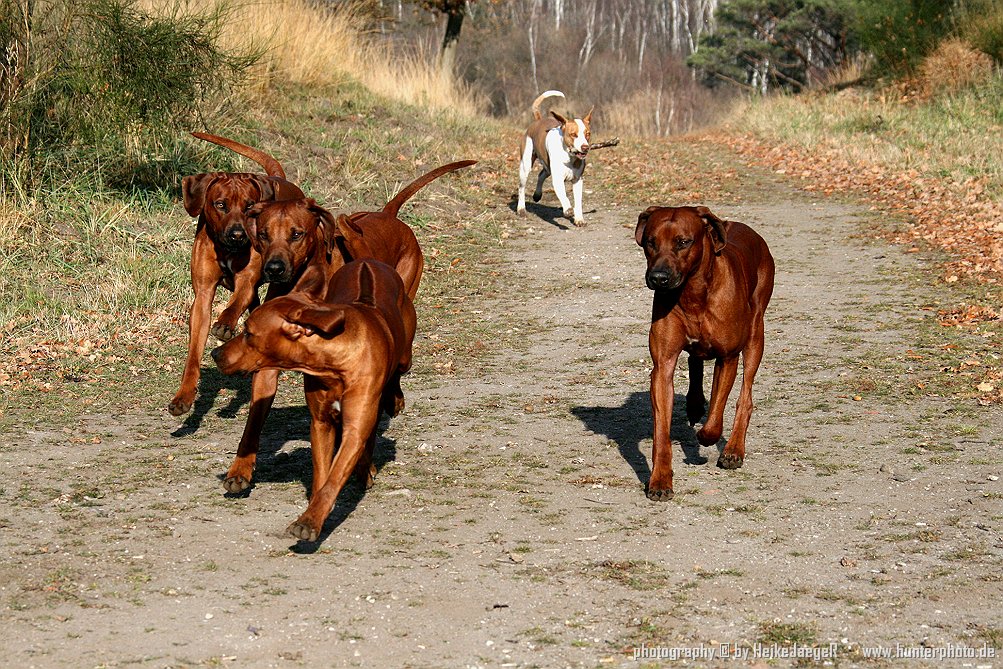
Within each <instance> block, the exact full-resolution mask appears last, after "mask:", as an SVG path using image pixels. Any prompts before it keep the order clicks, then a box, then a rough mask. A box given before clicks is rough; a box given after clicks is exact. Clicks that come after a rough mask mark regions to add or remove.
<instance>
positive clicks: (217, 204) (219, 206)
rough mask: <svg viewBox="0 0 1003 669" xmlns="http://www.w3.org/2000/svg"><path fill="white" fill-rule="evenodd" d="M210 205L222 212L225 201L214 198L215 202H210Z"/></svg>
mask: <svg viewBox="0 0 1003 669" xmlns="http://www.w3.org/2000/svg"><path fill="white" fill-rule="evenodd" d="M212 206H214V207H216V208H217V209H219V210H220V211H224V212H225V211H226V202H224V201H223V200H216V201H215V202H213V203H212Z"/></svg>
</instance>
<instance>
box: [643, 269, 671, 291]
mask: <svg viewBox="0 0 1003 669" xmlns="http://www.w3.org/2000/svg"><path fill="white" fill-rule="evenodd" d="M644 280H645V283H647V284H648V288H650V289H651V290H667V289H671V288H675V287H676V285H677V278H676V277H675V276H673V275H672V274H671V273H669V272H667V271H665V270H664V269H653V270H651V271H650V272H648V273H647V274H645V275H644Z"/></svg>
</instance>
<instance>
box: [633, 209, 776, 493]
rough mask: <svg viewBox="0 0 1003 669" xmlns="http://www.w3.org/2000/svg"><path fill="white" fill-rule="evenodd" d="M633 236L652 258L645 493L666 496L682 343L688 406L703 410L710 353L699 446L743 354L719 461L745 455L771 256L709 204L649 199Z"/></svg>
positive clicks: (710, 436)
mask: <svg viewBox="0 0 1003 669" xmlns="http://www.w3.org/2000/svg"><path fill="white" fill-rule="evenodd" d="M634 238H635V239H636V240H637V243H638V244H639V245H640V246H641V247H642V248H643V249H644V255H645V257H646V258H647V260H648V270H647V272H646V273H645V276H644V278H645V282H646V283H647V284H648V288H650V289H651V290H653V291H655V298H654V304H653V306H652V311H651V331H650V333H649V335H648V348H649V350H650V351H651V359H652V360H653V361H654V363H655V365H654V369H653V370H652V372H651V407H652V410H653V413H654V424H655V428H654V445H653V446H652V454H651V461H652V467H651V480H650V481H649V482H648V490H647V495H648V499H651V500H656V501H665V500H668V499H672V495H673V492H672V447H671V443H670V441H669V431H670V428H671V426H672V401H673V399H674V392H675V389H674V386H673V380H672V377H673V374H674V372H675V370H676V362H677V360H678V359H679V353H680V351H686V352H687V353H689V371H690V387H689V390H688V391H687V393H686V415H687V417H688V418H689V420H690V423H691V424H692V423H695V422H697V421H699V420H700V418H701V417H702V416H703V410H704V394H703V361H704V360H709V359H711V358H713V359H714V361H715V362H714V381H713V384H712V386H711V395H710V408H709V410H708V412H707V422H706V423H704V425H703V427H702V428H700V431H699V432H697V441H699V442H700V443H701V444H702V445H704V446H709V445H711V444H716V443H717V441H718V439H720V438H721V431H722V429H723V415H724V405H725V403H726V402H727V401H728V394H729V393H730V392H731V387H732V385H733V384H734V383H735V376H736V374H737V371H738V356H739V354H741V355H742V361H743V362H742V364H743V371H742V392H741V394H740V395H739V398H738V408H737V410H736V412H735V424H734V426H733V427H732V431H731V438H729V439H728V443H727V445H726V446H725V447H724V451H723V452H722V453H721V457H720V458H719V459H718V461H717V465H718V467H723V468H725V469H737V468H738V467H741V466H742V462H743V460H744V459H745V433H746V430H748V427H749V418H750V416H751V415H752V382H753V380H754V379H755V377H756V370H757V369H758V368H759V363H760V361H761V360H762V357H763V313H764V312H765V311H766V305H767V304H769V302H770V296H771V295H772V294H773V274H774V264H773V256H771V255H770V249H769V248H768V247H767V246H766V242H765V241H763V238H762V237H760V236H759V235H758V234H756V232H755V231H754V230H753V229H752V228H750V227H749V226H747V225H745V224H743V223H737V222H735V221H722V220H721V219H720V218H718V217H717V216H715V215H714V214H712V213H711V212H710V210H709V209H707V207H649V208H648V209H646V210H645V211H644V212H643V213H642V214H641V215H640V216H638V218H637V229H636V230H635V231H634Z"/></svg>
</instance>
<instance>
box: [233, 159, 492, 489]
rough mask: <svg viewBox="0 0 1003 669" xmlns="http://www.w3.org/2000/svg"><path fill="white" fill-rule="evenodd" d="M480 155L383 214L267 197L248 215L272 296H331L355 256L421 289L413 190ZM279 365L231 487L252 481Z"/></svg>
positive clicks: (264, 381) (256, 387)
mask: <svg viewBox="0 0 1003 669" xmlns="http://www.w3.org/2000/svg"><path fill="white" fill-rule="evenodd" d="M475 162H476V161H473V160H464V161H460V162H455V163H449V164H448V165H443V166H442V167H439V168H437V169H434V170H432V171H431V172H429V173H427V174H425V175H424V176H421V177H419V178H418V179H415V180H414V181H413V182H412V183H411V184H409V185H408V186H407V187H406V188H404V189H403V190H402V191H401V192H400V193H398V194H397V195H396V196H395V197H394V198H393V199H392V200H390V202H388V203H387V204H386V206H384V207H383V209H382V211H378V212H359V213H355V214H351V215H349V216H344V215H341V216H338V217H337V218H335V217H334V216H333V215H332V214H331V213H330V212H328V211H327V210H326V209H324V208H323V207H320V206H318V205H317V203H316V202H314V201H313V200H291V201H285V202H274V203H263V204H261V205H256V206H254V207H252V208H251V209H250V210H249V212H248V214H249V216H251V217H252V218H254V220H255V221H256V230H257V236H256V238H255V241H254V243H255V246H256V248H257V250H258V252H259V253H260V254H261V257H262V267H263V269H262V276H263V278H264V280H266V281H268V282H270V284H271V285H270V286H269V288H268V294H267V295H266V301H267V300H270V299H272V298H274V297H277V296H279V295H282V294H285V293H303V294H305V295H306V296H307V297H310V298H312V299H316V300H321V301H327V300H328V299H329V298H328V290H329V285H330V280H331V276H332V275H333V274H334V272H336V271H337V270H338V269H339V268H340V267H341V266H342V264H344V263H345V262H347V261H351V260H356V259H361V258H373V259H375V260H379V261H381V262H384V263H386V264H387V265H390V266H391V267H393V268H395V269H396V270H397V272H398V274H399V275H400V277H401V279H402V280H403V281H404V287H405V290H406V292H407V295H408V297H409V298H411V299H413V298H414V295H415V294H416V293H417V292H418V283H419V282H420V281H421V274H422V271H423V268H424V266H425V260H424V257H423V256H422V253H421V247H420V246H419V245H418V239H417V238H416V237H415V236H414V232H413V231H412V230H411V228H410V227H408V225H407V224H406V223H404V222H403V221H401V220H400V219H399V218H397V213H398V211H400V208H401V205H403V204H404V203H405V202H406V201H407V200H408V199H409V198H410V197H411V196H412V195H414V194H415V193H417V192H418V191H419V190H421V188H423V187H424V186H426V185H427V184H429V183H431V182H432V181H434V180H435V179H437V178H438V177H440V176H442V175H443V174H446V173H448V172H453V171H455V170H458V169H460V168H463V167H467V166H468V165H473V164H474V163H475ZM278 375H279V373H278V371H277V370H274V369H267V370H264V371H262V372H261V373H260V374H255V375H254V378H253V380H252V382H251V407H250V410H249V412H248V416H247V423H246V424H245V425H244V432H243V434H242V435H241V438H240V444H239V445H238V446H237V455H236V457H235V458H234V460H233V463H232V464H231V465H230V468H229V470H228V471H227V473H226V477H225V478H224V480H223V487H224V488H226V490H227V492H230V493H238V492H241V491H243V490H245V489H247V488H248V487H249V486H250V485H251V476H252V474H253V472H254V465H255V462H256V460H257V454H258V447H259V445H260V437H261V428H262V426H263V425H264V422H265V418H266V417H267V416H268V412H269V410H270V409H271V406H272V401H273V400H274V398H275V390H276V388H277V384H278Z"/></svg>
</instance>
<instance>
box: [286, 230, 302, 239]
mask: <svg viewBox="0 0 1003 669" xmlns="http://www.w3.org/2000/svg"><path fill="white" fill-rule="evenodd" d="M302 236H303V231H302V230H293V231H292V232H290V233H289V238H290V239H292V240H293V241H296V240H297V239H299V238H301V237H302Z"/></svg>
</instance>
